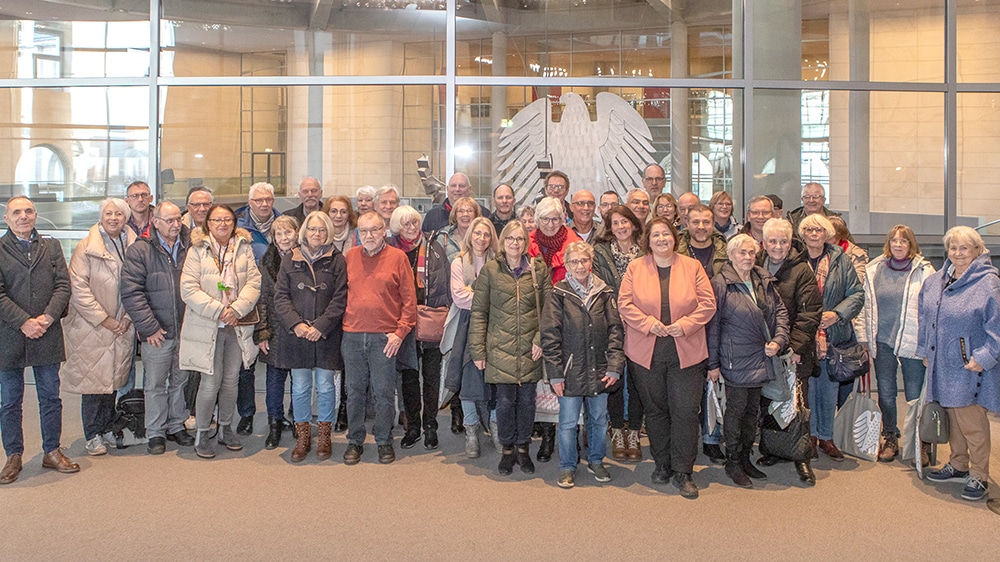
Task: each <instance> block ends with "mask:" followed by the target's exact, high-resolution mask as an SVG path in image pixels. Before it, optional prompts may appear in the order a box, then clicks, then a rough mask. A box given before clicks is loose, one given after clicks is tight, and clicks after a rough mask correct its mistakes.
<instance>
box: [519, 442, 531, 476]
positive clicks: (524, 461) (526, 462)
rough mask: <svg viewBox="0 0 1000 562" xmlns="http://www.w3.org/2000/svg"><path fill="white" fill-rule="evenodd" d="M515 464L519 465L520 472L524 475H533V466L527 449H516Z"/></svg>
mask: <svg viewBox="0 0 1000 562" xmlns="http://www.w3.org/2000/svg"><path fill="white" fill-rule="evenodd" d="M517 464H519V465H521V472H523V473H525V474H534V473H535V465H534V463H532V462H531V451H529V450H528V447H518V448H517Z"/></svg>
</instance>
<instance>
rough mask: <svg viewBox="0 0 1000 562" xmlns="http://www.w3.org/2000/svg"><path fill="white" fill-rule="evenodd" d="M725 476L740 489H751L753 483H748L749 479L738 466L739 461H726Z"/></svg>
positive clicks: (732, 459)
mask: <svg viewBox="0 0 1000 562" xmlns="http://www.w3.org/2000/svg"><path fill="white" fill-rule="evenodd" d="M726 476H728V477H729V479H730V480H732V481H733V484H736V485H737V486H739V487H740V488H753V482H751V481H750V477H749V476H747V473H746V472H744V471H743V467H742V466H740V461H738V460H737V459H734V458H730V459H729V460H727V461H726Z"/></svg>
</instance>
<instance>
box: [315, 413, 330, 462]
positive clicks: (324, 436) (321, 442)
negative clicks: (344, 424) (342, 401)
mask: <svg viewBox="0 0 1000 562" xmlns="http://www.w3.org/2000/svg"><path fill="white" fill-rule="evenodd" d="M331 431H333V422H319V434H318V435H317V436H316V458H317V459H318V460H321V461H325V460H326V459H328V458H330V455H332V454H333V451H331V447H332V445H331V444H330V432H331Z"/></svg>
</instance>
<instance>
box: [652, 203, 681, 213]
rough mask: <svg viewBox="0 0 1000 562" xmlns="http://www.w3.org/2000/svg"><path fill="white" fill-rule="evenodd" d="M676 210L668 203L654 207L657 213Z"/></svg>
mask: <svg viewBox="0 0 1000 562" xmlns="http://www.w3.org/2000/svg"><path fill="white" fill-rule="evenodd" d="M676 208H677V207H675V206H674V205H671V204H670V203H664V204H663V205H657V206H656V210H657V211H669V210H670V209H676Z"/></svg>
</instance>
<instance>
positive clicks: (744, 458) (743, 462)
mask: <svg viewBox="0 0 1000 562" xmlns="http://www.w3.org/2000/svg"><path fill="white" fill-rule="evenodd" d="M740 468H742V469H743V472H745V473H746V475H747V476H749V477H750V478H753V479H754V480H767V475H766V474H764V473H763V472H761V471H759V470H757V467H756V466H754V465H753V462H752V461H751V460H750V453H749V452H745V453H742V454H741V455H740Z"/></svg>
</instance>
